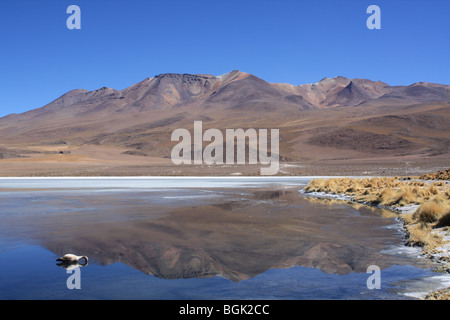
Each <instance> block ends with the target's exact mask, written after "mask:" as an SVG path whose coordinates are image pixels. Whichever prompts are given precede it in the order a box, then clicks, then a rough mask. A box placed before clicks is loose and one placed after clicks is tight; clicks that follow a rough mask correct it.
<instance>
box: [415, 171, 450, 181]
mask: <svg viewBox="0 0 450 320" xmlns="http://www.w3.org/2000/svg"><path fill="white" fill-rule="evenodd" d="M419 179H422V180H450V168H449V169H445V170H441V171H438V172H434V173H427V174H423V175H421V176H419Z"/></svg>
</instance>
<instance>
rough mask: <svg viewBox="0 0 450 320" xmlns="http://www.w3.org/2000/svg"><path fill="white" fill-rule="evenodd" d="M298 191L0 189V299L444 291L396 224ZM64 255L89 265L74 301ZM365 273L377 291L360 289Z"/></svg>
mask: <svg viewBox="0 0 450 320" xmlns="http://www.w3.org/2000/svg"><path fill="white" fill-rule="evenodd" d="M308 181H309V178H291V177H290V178H260V177H257V178H108V179H98V178H97V179H89V178H79V179H0V261H1V263H0V299H410V298H411V294H412V295H414V293H415V292H423V291H424V290H429V289H430V288H438V287H440V286H443V282H442V280H445V279H442V277H441V278H440V276H439V274H436V273H433V272H432V266H430V265H428V264H425V263H424V262H423V261H422V260H421V259H417V255H418V251H417V250H414V249H410V250H408V249H407V250H405V249H406V248H404V247H402V241H403V239H402V237H403V234H402V232H400V230H399V225H398V222H396V221H395V220H393V219H391V218H383V217H382V216H381V214H380V213H379V212H377V211H376V210H373V209H369V208H365V207H357V208H356V207H350V206H348V205H346V204H342V203H326V202H322V201H317V200H311V199H306V198H304V197H303V196H302V195H301V194H300V193H299V190H301V189H302V187H303V186H304V185H306V184H307V182H308ZM65 253H75V254H78V255H87V256H89V264H88V265H87V266H85V267H81V268H80V269H79V271H80V281H81V282H80V283H81V289H79V290H78V289H72V290H70V289H68V287H67V280H68V278H69V277H70V276H71V275H72V271H70V270H66V269H65V268H63V267H61V266H58V265H56V261H55V260H56V258H58V257H59V256H61V255H62V254H65ZM373 264H376V265H379V266H380V267H381V269H382V271H381V276H382V278H381V280H382V288H381V289H380V290H369V289H368V288H367V285H366V281H367V279H368V277H369V276H370V274H367V273H366V270H367V267H368V266H369V265H373ZM405 293H407V294H406V295H405Z"/></svg>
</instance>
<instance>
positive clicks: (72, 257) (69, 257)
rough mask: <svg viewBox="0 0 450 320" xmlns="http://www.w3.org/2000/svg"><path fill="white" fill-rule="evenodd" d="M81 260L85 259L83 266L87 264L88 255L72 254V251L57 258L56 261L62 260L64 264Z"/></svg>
mask: <svg viewBox="0 0 450 320" xmlns="http://www.w3.org/2000/svg"><path fill="white" fill-rule="evenodd" d="M80 260H84V263H83V264H81V265H82V266H85V265H87V263H88V257H86V256H77V255H75V254H72V253H68V254H65V255H63V256H62V257H60V258H58V259H56V261H61V262H62V263H64V264H74V263H79V262H80Z"/></svg>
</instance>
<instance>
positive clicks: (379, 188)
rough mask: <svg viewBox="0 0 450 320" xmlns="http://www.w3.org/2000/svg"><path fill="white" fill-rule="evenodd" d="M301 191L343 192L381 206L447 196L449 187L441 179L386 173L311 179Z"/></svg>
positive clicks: (418, 201) (448, 195)
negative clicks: (403, 177)
mask: <svg viewBox="0 0 450 320" xmlns="http://www.w3.org/2000/svg"><path fill="white" fill-rule="evenodd" d="M305 191H306V192H325V193H330V194H338V195H340V194H345V195H347V196H352V197H354V200H355V201H358V202H366V203H370V204H374V205H378V204H380V205H383V206H406V205H410V204H422V203H424V202H426V201H429V200H430V199H431V198H432V197H434V196H437V195H440V194H441V195H442V196H444V197H447V199H448V198H450V188H449V187H448V185H447V184H446V183H444V182H443V181H441V182H433V183H425V182H423V181H402V180H400V179H398V178H389V177H382V178H363V179H350V178H331V179H313V180H311V182H310V183H309V184H308V185H307V186H306V187H305Z"/></svg>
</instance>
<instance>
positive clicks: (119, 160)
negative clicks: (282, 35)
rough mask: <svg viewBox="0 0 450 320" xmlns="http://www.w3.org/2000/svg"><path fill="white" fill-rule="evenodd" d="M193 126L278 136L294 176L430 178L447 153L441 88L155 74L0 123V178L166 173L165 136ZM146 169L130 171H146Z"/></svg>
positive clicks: (448, 110) (449, 95)
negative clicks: (409, 169)
mask: <svg viewBox="0 0 450 320" xmlns="http://www.w3.org/2000/svg"><path fill="white" fill-rule="evenodd" d="M195 120H201V121H203V126H204V129H207V128H217V129H220V130H225V129H226V128H243V129H246V128H278V129H280V156H281V160H282V162H283V163H285V164H295V166H293V167H296V168H301V167H302V166H312V165H314V164H317V163H322V164H324V163H329V164H330V165H332V164H333V162H339V163H340V164H342V163H344V162H345V163H346V165H347V166H348V165H350V164H351V162H352V161H353V162H354V161H356V160H358V161H360V162H361V163H363V162H364V163H368V162H370V161H375V160H376V161H382V162H384V163H386V164H387V163H403V164H404V163H411V162H414V161H416V162H417V163H419V162H420V163H424V164H426V163H433V168H432V169H433V170H434V169H436V168H437V167H445V164H446V163H445V162H446V159H448V154H449V153H450V149H449V147H450V139H449V138H450V86H449V85H444V84H435V83H429V82H419V83H414V84H411V85H405V86H390V85H388V84H386V83H384V82H381V81H372V80H367V79H349V78H345V77H341V76H339V77H336V78H323V79H322V80H320V81H318V82H316V83H313V84H302V85H293V84H287V83H269V82H267V81H264V80H263V79H261V78H258V77H256V76H255V75H252V74H249V73H245V72H241V71H238V70H234V71H231V72H229V73H226V74H224V75H220V76H213V75H208V74H174V73H167V74H160V75H157V76H154V77H151V78H147V79H145V80H143V81H141V82H139V83H136V84H135V85H132V86H130V87H128V88H125V89H123V90H116V89H112V88H106V87H103V88H100V89H98V90H93V91H88V90H84V89H75V90H72V91H69V92H67V93H66V94H64V95H62V96H61V97H59V98H57V99H56V100H54V101H52V102H50V103H49V104H47V105H45V106H43V107H41V108H37V109H34V110H31V111H28V112H25V113H22V114H11V115H8V116H6V117H3V118H0V137H1V139H0V159H2V160H0V163H2V166H1V167H3V169H4V170H2V169H1V168H0V175H8V173H10V172H14V170H15V174H16V175H17V174H19V175H20V174H22V173H23V174H28V175H30V174H31V175H34V174H56V175H59V174H63V173H67V174H75V175H77V174H84V173H86V172H87V171H86V170H88V172H90V173H92V174H113V173H114V172H116V173H119V174H122V173H123V170H122V171H120V170H119V171H117V170H115V169H117V168H119V167H120V168H124V166H126V167H127V168H128V169H130V168H133V167H134V168H137V167H140V168H144V167H146V168H154V167H155V164H158V166H169V167H172V166H171V163H170V159H169V158H170V152H171V149H172V148H173V146H174V145H175V143H174V142H172V141H171V139H170V138H171V135H170V134H171V132H172V131H173V130H175V129H176V128H186V129H189V130H190V129H192V127H193V122H194V121H195ZM52 163H53V165H52ZM55 163H56V164H57V165H54V164H55ZM70 164H73V165H74V166H71V165H70ZM52 167H53V168H54V171H52V169H50V168H52ZM287 167H289V166H285V168H287ZM57 168H59V169H57ZM102 168H103V169H102ZM429 169H430V170H431V168H429ZM11 170H12V171H11ZM55 170H56V171H55ZM130 170H131V169H130ZM149 170H150V171H148V170H147V171H146V169H142V172H141V171H140V173H142V174H147V173H155V172H154V171H152V170H151V169H149ZM171 170H173V168H172V169H171ZM286 170H287V169H286ZM131 171H132V170H131ZM219 171H220V170H219ZM288 171H289V170H288ZM82 172H84V173H82ZM164 172H165V173H162V172H160V173H162V174H176V172H174V171H164ZM216 173H217V172H216ZM219 173H220V172H219ZM288 173H290V174H291V173H293V171H289V172H288ZM181 174H183V173H181Z"/></svg>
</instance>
